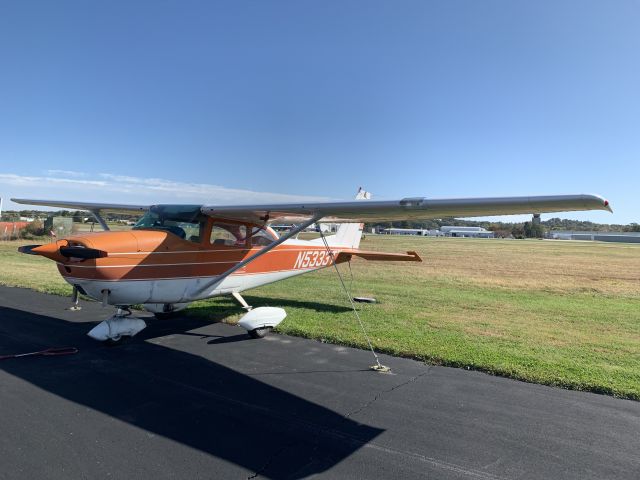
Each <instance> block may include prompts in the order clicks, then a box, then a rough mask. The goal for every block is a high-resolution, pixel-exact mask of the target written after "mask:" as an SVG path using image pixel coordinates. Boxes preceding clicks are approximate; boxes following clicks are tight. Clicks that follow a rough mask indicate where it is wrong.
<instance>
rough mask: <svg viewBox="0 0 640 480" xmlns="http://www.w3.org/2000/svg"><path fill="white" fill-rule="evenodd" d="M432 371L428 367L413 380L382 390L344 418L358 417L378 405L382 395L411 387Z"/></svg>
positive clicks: (412, 378)
mask: <svg viewBox="0 0 640 480" xmlns="http://www.w3.org/2000/svg"><path fill="white" fill-rule="evenodd" d="M430 371H431V367H430V366H428V367H427V369H426V370H425V371H424V372H422V373H420V374H418V375H414V376H413V377H411V378H410V379H409V380H407V381H406V382H402V383H399V384H398V385H394V386H393V387H391V388H388V389H386V390H380V391H379V392H378V393H376V394H375V396H374V397H373V398H372V399H371V400H369V401H368V402H366V403H364V404H363V405H361V406H360V407H358V408H356V409H355V410H353V411H351V412H349V413H347V414H346V415H345V416H344V417H345V418H351V417H353V416H354V415H357V414H358V413H360V412H362V411H363V410H365V409H367V408H369V407H370V406H371V405H373V404H374V403H376V402H377V401H378V399H379V398H380V397H381V396H382V395H385V394H387V393H391V392H393V391H394V390H397V389H399V388H402V387H404V386H406V385H409V384H411V383H414V382H416V381H417V380H418V379H419V378H421V377H424V376H425V375H426V374H428V373H429V372H430Z"/></svg>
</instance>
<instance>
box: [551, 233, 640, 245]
mask: <svg viewBox="0 0 640 480" xmlns="http://www.w3.org/2000/svg"><path fill="white" fill-rule="evenodd" d="M547 235H548V238H553V239H555V240H590V241H596V242H620V243H640V232H580V231H574V230H553V231H551V232H549V233H548V234H547Z"/></svg>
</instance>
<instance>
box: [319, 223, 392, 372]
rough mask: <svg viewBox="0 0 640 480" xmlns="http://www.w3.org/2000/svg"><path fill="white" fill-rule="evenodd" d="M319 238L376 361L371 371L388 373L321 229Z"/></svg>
mask: <svg viewBox="0 0 640 480" xmlns="http://www.w3.org/2000/svg"><path fill="white" fill-rule="evenodd" d="M320 238H322V242H323V243H324V246H325V248H326V249H327V253H329V256H330V257H331V263H333V266H334V268H335V269H336V273H337V274H338V278H339V279H340V283H341V284H342V289H343V290H344V293H345V295H346V296H347V298H348V299H349V303H350V304H351V308H352V309H353V313H354V314H355V316H356V318H357V319H358V323H359V324H360V328H361V329H362V333H363V334H364V338H365V339H366V340H367V344H368V345H369V350H371V353H373V356H374V358H375V359H376V364H375V365H372V366H371V369H372V370H375V371H377V372H388V371H390V370H391V369H390V368H389V367H386V366H384V365H382V364H381V363H380V359H379V358H378V355H377V354H376V351H375V350H374V349H373V345H372V344H371V339H370V338H369V335H368V334H367V330H366V329H365V328H364V323H363V322H362V319H361V318H360V315H359V314H358V309H357V308H356V304H355V302H354V301H353V297H352V296H351V292H350V291H349V290H348V289H347V286H346V285H345V283H344V280H343V279H342V274H341V273H340V269H339V268H338V264H337V263H336V257H335V255H334V254H333V250H331V248H330V247H329V242H327V239H326V237H325V236H324V233H322V229H320ZM349 269H351V264H349ZM351 281H352V282H353V272H352V273H351Z"/></svg>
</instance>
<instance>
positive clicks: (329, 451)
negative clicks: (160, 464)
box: [0, 307, 383, 478]
mask: <svg viewBox="0 0 640 480" xmlns="http://www.w3.org/2000/svg"><path fill="white" fill-rule="evenodd" d="M0 319H1V321H0V353H9V352H25V351H33V350H37V349H40V348H43V347H48V346H52V345H56V346H58V345H69V344H72V345H75V346H77V347H78V348H79V349H80V352H79V353H78V354H76V355H70V356H67V357H58V358H55V361H50V360H54V359H49V361H48V360H47V359H43V358H27V359H19V360H18V359H15V360H14V359H12V360H6V361H2V362H0V368H1V369H3V370H5V371H6V372H8V373H10V374H11V375H13V376H15V377H18V378H20V379H22V380H24V381H26V382H29V383H31V384H33V385H35V386H37V387H39V388H40V389H44V390H46V391H48V392H51V393H53V394H55V395H57V396H59V397H62V398H64V399H66V400H69V401H71V402H74V403H76V404H80V405H84V406H86V407H89V408H91V409H93V410H96V411H98V412H102V413H104V414H107V415H109V416H111V417H113V418H114V419H118V420H120V421H123V422H126V423H128V424H130V425H133V426H135V427H138V428H140V429H144V430H145V431H147V432H150V433H152V434H155V435H161V436H164V437H166V438H169V439H171V440H173V441H175V442H179V443H181V444H184V445H186V446H189V447H191V448H194V449H197V450H200V451H202V452H205V453H207V454H210V455H214V456H215V457H218V458H220V459H223V460H224V461H226V462H232V463H234V464H236V465H239V466H241V467H244V468H245V469H247V470H248V471H251V472H254V473H258V474H259V475H260V476H261V477H267V478H303V477H307V476H309V475H313V474H316V473H320V472H323V471H325V470H327V469H328V468H330V467H332V466H333V465H335V464H337V463H338V462H340V461H342V460H343V459H345V458H346V457H348V456H350V455H351V454H352V453H354V452H355V451H357V450H358V449H359V448H361V447H362V446H363V445H364V444H366V443H367V442H369V441H371V440H372V439H374V438H375V437H377V436H378V435H379V434H380V433H381V432H382V431H383V430H381V429H378V428H375V427H372V426H367V425H363V424H360V423H358V422H355V421H352V420H350V419H348V418H345V417H344V416H342V415H341V414H339V413H336V412H334V411H332V410H330V409H327V408H325V407H323V406H321V405H318V404H315V403H313V402H310V401H308V400H305V399H303V398H301V397H299V396H296V395H294V394H291V393H288V392H286V391H284V390H281V389H278V388H276V387H273V386H271V385H268V384H266V383H264V382H262V381H260V380H257V379H256V378H253V377H252V376H248V375H245V374H242V373H239V372H237V371H234V370H233V369H231V368H229V367H227V366H223V365H220V364H218V363H215V362H213V361H211V360H209V359H207V358H203V357H202V356H199V355H194V354H191V353H187V352H184V351H180V350H176V349H173V348H168V347H165V346H162V345H161V344H158V343H157V342H156V343H153V342H149V341H144V340H145V338H151V337H150V335H152V334H153V335H155V336H157V335H158V331H157V330H155V331H153V332H152V329H154V327H158V328H160V330H161V331H164V333H167V332H168V331H170V330H174V333H180V332H186V330H190V329H193V328H197V327H198V326H202V325H205V324H209V323H210V322H209V321H206V320H204V319H197V318H191V319H189V318H184V319H182V320H181V322H182V323H180V322H175V323H174V322H169V323H167V324H165V325H164V327H162V326H161V325H162V324H161V323H160V322H159V321H153V322H152V324H153V325H152V327H150V328H148V329H147V330H146V331H143V332H142V333H141V335H140V338H138V337H136V338H134V339H133V340H132V341H131V342H130V343H128V344H124V345H122V346H117V347H114V348H107V347H105V346H103V345H100V344H98V343H96V342H94V341H92V340H90V339H88V338H87V337H86V332H87V331H88V329H89V328H88V326H89V327H90V325H88V324H87V323H86V322H85V323H83V322H72V321H66V320H62V319H59V318H54V317H49V316H45V315H38V314H35V313H30V312H28V311H24V310H17V309H12V308H6V307H0ZM185 320H186V321H185ZM176 328H179V330H180V332H176V331H175V329H176ZM237 333H239V331H238V332H234V331H233V330H229V336H227V337H225V336H224V335H220V336H217V337H216V336H214V337H213V338H214V341H213V342H212V343H223V342H225V340H224V339H225V338H227V339H228V340H227V341H239V340H242V339H241V338H239V337H240V336H239V335H237ZM192 335H195V334H192ZM205 337H206V336H205ZM234 337H236V338H234ZM243 337H246V335H243ZM216 338H218V340H216ZM248 341H249V340H248ZM223 346H224V345H207V343H206V342H202V345H201V346H198V348H202V349H211V348H216V347H218V348H219V347H223ZM231 348H235V347H231ZM203 351H205V350H203ZM205 353H206V352H205ZM43 360H44V361H43ZM38 414H39V415H40V414H43V415H44V413H40V412H39V413H38ZM96 435H99V434H98V433H97V432H96ZM122 441H123V442H126V439H124V438H123V439H122ZM134 447H135V445H131V448H134ZM87 448H89V447H87ZM113 461H114V462H117V461H118V459H117V458H116V459H114V460H113ZM211 474H212V475H211V476H212V477H215V473H214V472H211Z"/></svg>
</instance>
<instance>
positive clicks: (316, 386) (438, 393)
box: [0, 287, 640, 480]
mask: <svg viewBox="0 0 640 480" xmlns="http://www.w3.org/2000/svg"><path fill="white" fill-rule="evenodd" d="M68 303H69V301H68V299H65V298H60V297H55V296H49V295H43V294H39V293H34V292H31V291H28V290H22V289H15V288H5V287H0V355H2V354H7V353H20V352H29V351H34V350H40V349H43V348H48V347H62V346H75V347H77V348H79V353H77V354H75V355H70V356H61V357H25V358H19V359H10V360H4V361H0V478H2V479H34V478H38V479H45V478H47V479H48V478H51V479H75V478H90V479H102V478H110V479H125V478H126V479H130V478H135V479H145V478H153V479H164V478H188V479H198V478H207V479H210V478H220V479H250V478H272V479H276V478H277V479H280V478H287V479H288V478H291V479H298V478H309V477H316V478H327V479H332V478H349V479H356V478H366V479H378V478H401V479H411V478H434V479H441V478H442V479H458V478H473V479H499V478H513V479H534V478H535V479H538V478H544V479H556V478H557V479H573V478H575V479H588V478H594V479H596V478H597V479H603V478H612V479H613V478H615V479H634V480H637V479H638V478H640V403H639V402H633V401H627V400H618V399H614V398H611V397H607V396H603V395H595V394H590V393H582V392H572V391H566V390H561V389H556V388H549V387H544V386H540V385H533V384H527V383H522V382H517V381H513V380H508V379H504V378H498V377H492V376H489V375H485V374H482V373H478V372H472V371H465V370H460V369H453V368H444V367H433V366H427V365H424V364H422V363H420V362H416V361H412V360H406V359H399V358H393V357H387V356H384V355H383V356H381V359H382V361H383V363H384V364H386V365H389V366H390V367H391V368H392V374H383V373H376V372H373V371H370V370H369V369H368V366H369V365H371V364H372V363H373V362H372V357H371V353H370V352H367V351H362V350H355V349H350V348H345V347H339V346H335V345H329V344H324V343H320V342H316V341H311V340H304V339H299V338H293V337H287V336H283V335H272V336H270V337H268V338H266V339H263V340H250V339H249V337H248V336H247V335H246V334H245V333H244V331H243V330H242V329H241V328H239V327H233V326H228V325H223V324H207V323H206V322H204V321H203V320H196V319H193V318H189V317H183V318H178V319H175V320H174V319H172V320H163V321H160V320H155V319H149V322H148V323H149V327H148V328H147V329H146V330H144V331H143V332H141V333H140V334H139V335H138V336H137V337H135V338H134V339H133V340H132V341H130V342H129V343H126V344H124V345H120V346H116V347H106V346H103V345H101V344H99V343H97V342H95V341H93V340H91V339H89V338H88V337H87V336H86V332H87V331H89V330H90V329H91V328H92V326H93V325H95V324H96V323H97V322H98V321H100V320H102V319H104V318H106V317H107V316H109V315H110V314H111V313H112V310H111V309H103V308H102V307H101V306H100V305H99V304H97V303H88V302H83V309H82V311H80V312H71V311H68V310H65V307H67V306H68ZM320 303H321V302H320ZM143 315H144V314H143ZM290 320H292V319H290Z"/></svg>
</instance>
